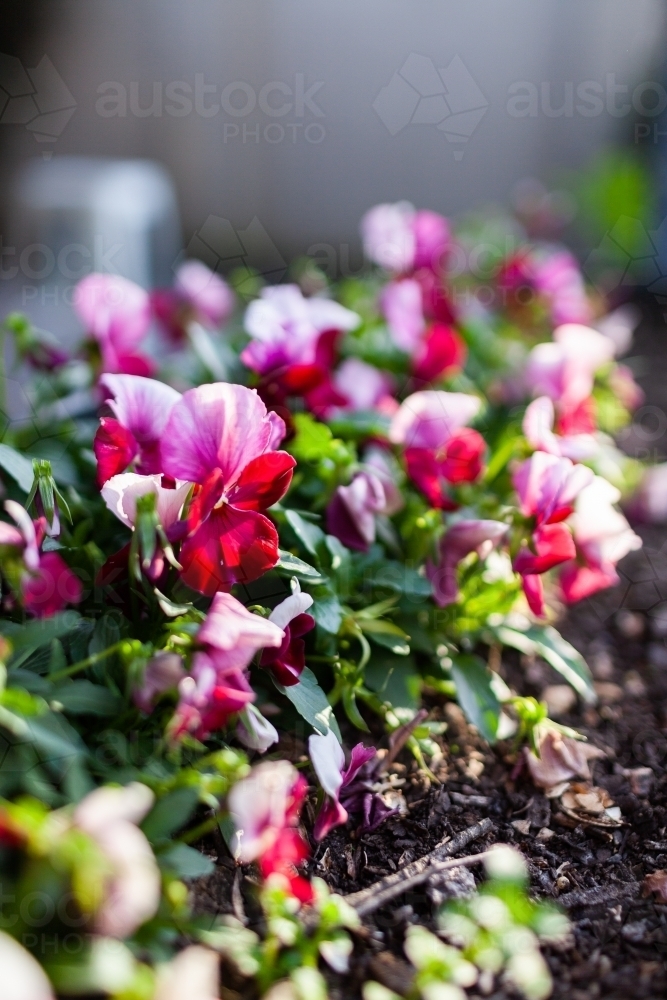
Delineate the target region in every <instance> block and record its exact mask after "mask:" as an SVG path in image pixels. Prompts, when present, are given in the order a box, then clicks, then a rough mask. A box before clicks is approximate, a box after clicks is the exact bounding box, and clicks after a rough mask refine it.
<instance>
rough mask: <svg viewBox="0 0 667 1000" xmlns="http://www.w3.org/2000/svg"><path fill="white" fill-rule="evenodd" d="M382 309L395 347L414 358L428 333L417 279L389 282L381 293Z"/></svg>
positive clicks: (420, 289)
mask: <svg viewBox="0 0 667 1000" xmlns="http://www.w3.org/2000/svg"><path fill="white" fill-rule="evenodd" d="M380 309H381V311H382V315H383V316H384V318H385V319H386V321H387V327H388V329H389V334H390V336H391V339H392V340H393V341H394V343H395V344H396V347H398V348H399V349H400V350H401V351H405V353H406V354H410V355H412V354H413V353H414V352H415V351H416V350H417V349H418V347H419V344H420V342H421V338H422V334H423V333H424V330H425V329H426V320H425V318H424V307H423V302H422V288H421V285H420V284H419V282H418V281H417V280H415V279H414V278H402V279H401V280H400V281H390V282H389V284H388V285H386V286H385V287H384V288H383V289H382V293H381V295H380Z"/></svg>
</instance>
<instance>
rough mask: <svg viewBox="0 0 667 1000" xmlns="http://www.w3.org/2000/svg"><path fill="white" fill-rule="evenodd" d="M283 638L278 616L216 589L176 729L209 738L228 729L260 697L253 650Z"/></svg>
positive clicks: (181, 696)
mask: <svg viewBox="0 0 667 1000" xmlns="http://www.w3.org/2000/svg"><path fill="white" fill-rule="evenodd" d="M283 639H284V632H283V630H282V629H281V628H279V627H278V626H277V625H275V624H274V623H273V622H271V621H268V620H267V619H265V618H262V617H261V616H260V615H254V614H252V612H250V611H248V610H247V609H246V608H245V607H244V606H243V605H242V604H241V602H240V601H237V600H236V598H235V597H232V596H231V594H225V593H220V594H216V595H215V597H214V598H213V603H212V604H211V607H210V609H209V612H208V615H207V616H206V620H205V621H204V623H203V624H202V626H201V628H200V629H199V631H198V632H197V640H196V641H197V645H198V647H199V649H198V651H197V652H196V653H195V654H194V656H193V658H192V669H191V671H190V674H189V675H188V676H187V677H184V678H183V680H182V681H181V682H180V684H179V686H178V692H179V702H178V706H177V708H176V714H175V716H174V719H173V721H172V724H171V726H170V729H171V731H172V733H173V735H174V736H175V737H178V736H179V735H180V734H182V733H183V732H190V733H193V734H194V735H195V736H196V737H197V739H206V737H207V736H209V735H210V734H211V733H212V732H215V731H216V730H219V729H222V728H223V727H224V726H225V725H226V724H227V722H228V721H229V719H230V717H231V716H233V715H235V714H236V713H237V712H240V711H242V710H243V708H244V707H245V706H246V705H247V704H249V703H250V702H252V701H254V700H255V693H254V691H253V690H252V688H251V686H250V684H249V682H248V677H247V668H248V666H249V664H250V661H251V660H252V658H253V656H254V655H255V654H256V653H257V652H258V651H259V650H260V649H265V648H266V647H267V646H270V647H274V648H280V647H281V646H282V644H283Z"/></svg>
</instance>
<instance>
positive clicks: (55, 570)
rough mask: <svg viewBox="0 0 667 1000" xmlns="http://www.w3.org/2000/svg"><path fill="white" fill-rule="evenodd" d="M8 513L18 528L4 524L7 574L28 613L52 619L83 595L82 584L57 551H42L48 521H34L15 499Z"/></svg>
mask: <svg viewBox="0 0 667 1000" xmlns="http://www.w3.org/2000/svg"><path fill="white" fill-rule="evenodd" d="M5 510H6V511H7V513H8V514H9V515H10V516H11V517H12V518H13V519H14V521H16V524H17V527H14V526H13V525H11V524H7V523H6V522H4V521H0V557H2V563H3V572H4V574H5V576H6V577H7V579H8V582H9V583H10V585H11V587H12V588H13V590H14V592H15V593H16V594H17V596H18V598H19V599H20V601H21V603H22V604H23V606H24V607H25V609H26V611H28V612H30V614H32V615H34V616H35V617H36V618H51V617H52V616H53V615H55V614H57V613H58V612H59V611H62V610H63V609H64V608H65V607H67V605H68V604H78V603H79V602H80V601H81V598H82V596H83V588H82V586H81V581H80V580H79V578H78V577H77V576H76V574H75V573H73V572H72V570H71V569H70V568H69V566H68V565H67V563H66V562H65V561H64V559H63V558H62V557H61V556H59V555H58V553H57V552H44V553H42V552H40V545H41V543H42V541H43V539H44V534H45V527H46V522H45V520H44V518H40V519H39V520H38V521H37V522H33V521H32V519H31V517H30V515H29V514H28V512H27V510H25V508H23V507H22V506H21V505H20V504H19V503H16V501H15V500H6V501H5Z"/></svg>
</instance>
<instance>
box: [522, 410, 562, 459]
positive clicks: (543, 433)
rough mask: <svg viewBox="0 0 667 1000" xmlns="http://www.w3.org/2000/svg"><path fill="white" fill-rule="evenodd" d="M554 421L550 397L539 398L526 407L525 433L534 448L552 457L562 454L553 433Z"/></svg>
mask: <svg viewBox="0 0 667 1000" xmlns="http://www.w3.org/2000/svg"><path fill="white" fill-rule="evenodd" d="M554 420H555V413H554V404H553V403H552V401H551V399H549V397H548V396H539V397H538V398H537V399H534V400H533V402H532V403H530V405H529V406H528V407H526V413H525V415H524V418H523V433H524V434H525V436H526V439H527V441H528V444H529V445H530V446H531V447H532V448H535V449H537V450H538V451H546V452H548V453H549V454H550V455H559V454H560V445H559V442H558V438H557V437H556V435H555V434H554V433H553V426H554Z"/></svg>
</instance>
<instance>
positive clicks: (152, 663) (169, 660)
mask: <svg viewBox="0 0 667 1000" xmlns="http://www.w3.org/2000/svg"><path fill="white" fill-rule="evenodd" d="M185 676H186V674H185V670H184V668H183V657H182V656H179V655H178V653H169V652H161V653H156V654H155V656H153V657H151V659H150V660H149V661H148V663H147V664H146V669H145V670H144V674H143V677H142V678H141V683H140V684H139V685H138V686H137V687H135V688H134V690H133V691H132V700H133V701H134V704H135V705H136V706H137V708H139V709H141V711H142V712H144V713H145V714H146V715H150V713H151V712H152V711H153V708H154V706H155V702H156V701H157V700H158V698H159V697H160V696H161V695H163V694H165V692H167V691H172V690H174V691H175V690H176V688H177V687H178V685H179V683H180V682H181V681H182V680H183V678H184V677H185Z"/></svg>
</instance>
